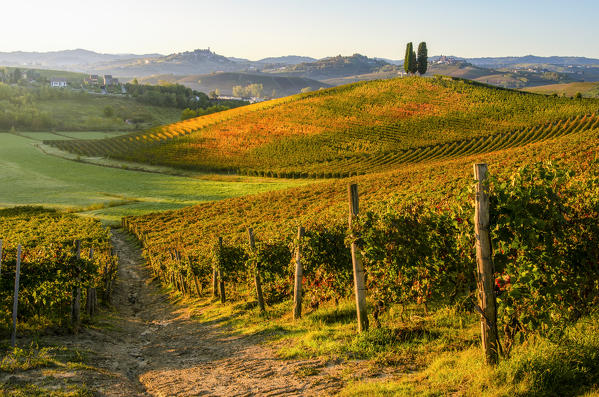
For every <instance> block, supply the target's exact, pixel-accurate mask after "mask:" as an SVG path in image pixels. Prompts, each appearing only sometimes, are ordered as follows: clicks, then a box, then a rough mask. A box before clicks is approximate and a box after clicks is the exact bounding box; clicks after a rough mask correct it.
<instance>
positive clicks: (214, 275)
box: [212, 266, 218, 298]
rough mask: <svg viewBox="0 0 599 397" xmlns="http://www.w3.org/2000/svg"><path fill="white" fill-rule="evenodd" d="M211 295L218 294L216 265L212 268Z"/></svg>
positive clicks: (215, 295)
mask: <svg viewBox="0 0 599 397" xmlns="http://www.w3.org/2000/svg"><path fill="white" fill-rule="evenodd" d="M212 296H214V297H215V298H216V297H217V296H218V271H217V270H216V266H214V268H213V269H212Z"/></svg>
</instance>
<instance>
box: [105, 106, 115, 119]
mask: <svg viewBox="0 0 599 397" xmlns="http://www.w3.org/2000/svg"><path fill="white" fill-rule="evenodd" d="M112 116H114V109H113V108H112V107H110V106H106V107H105V108H104V117H112Z"/></svg>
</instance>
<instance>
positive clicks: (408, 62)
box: [403, 42, 414, 73]
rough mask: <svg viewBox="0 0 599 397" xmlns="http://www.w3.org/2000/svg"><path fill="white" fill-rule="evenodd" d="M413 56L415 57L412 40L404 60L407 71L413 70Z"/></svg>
mask: <svg viewBox="0 0 599 397" xmlns="http://www.w3.org/2000/svg"><path fill="white" fill-rule="evenodd" d="M413 57H414V50H413V48H412V43H411V42H410V43H408V45H407V46H406V56H405V58H404V61H403V68H404V70H405V71H406V73H412V71H411V69H410V65H411V64H412V63H413V60H412V59H413Z"/></svg>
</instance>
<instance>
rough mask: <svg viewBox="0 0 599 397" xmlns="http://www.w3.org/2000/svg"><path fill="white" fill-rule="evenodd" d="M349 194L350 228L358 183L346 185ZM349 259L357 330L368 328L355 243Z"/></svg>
mask: <svg viewBox="0 0 599 397" xmlns="http://www.w3.org/2000/svg"><path fill="white" fill-rule="evenodd" d="M347 193H348V196H349V226H350V228H351V225H352V222H353V219H354V217H355V216H357V215H358V212H359V202H358V185H357V184H355V183H354V184H351V185H349V186H348V187H347ZM351 259H352V265H353V269H354V294H355V295H356V311H357V313H358V331H359V332H362V331H367V330H368V313H367V311H366V286H365V282H364V267H363V265H362V257H361V256H360V251H359V250H358V247H357V245H356V243H352V245H351Z"/></svg>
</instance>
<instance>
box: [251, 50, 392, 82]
mask: <svg viewBox="0 0 599 397" xmlns="http://www.w3.org/2000/svg"><path fill="white" fill-rule="evenodd" d="M385 66H387V67H389V68H394V67H393V66H392V65H390V64H389V63H387V62H385V61H383V60H380V59H375V58H368V57H366V56H364V55H360V54H354V55H352V56H345V57H344V56H341V55H338V56H336V57H330V58H324V59H320V60H318V61H315V62H303V63H299V64H297V65H290V66H284V67H279V68H274V69H264V70H263V72H265V73H274V74H280V75H284V76H300V77H307V78H311V79H315V80H326V79H329V78H336V77H346V76H354V75H360V74H366V73H373V72H376V71H379V70H380V69H381V68H383V67H385Z"/></svg>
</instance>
